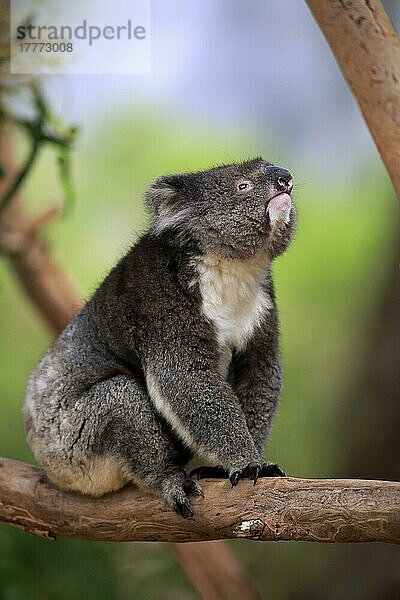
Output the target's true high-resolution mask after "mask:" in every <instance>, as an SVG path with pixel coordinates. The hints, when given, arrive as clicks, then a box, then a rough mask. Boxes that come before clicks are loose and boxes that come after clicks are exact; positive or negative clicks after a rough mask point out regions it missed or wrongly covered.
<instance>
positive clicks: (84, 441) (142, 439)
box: [47, 375, 202, 517]
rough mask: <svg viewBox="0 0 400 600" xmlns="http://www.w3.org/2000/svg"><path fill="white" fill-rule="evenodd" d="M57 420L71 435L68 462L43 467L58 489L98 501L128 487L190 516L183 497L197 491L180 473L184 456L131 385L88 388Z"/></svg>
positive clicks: (117, 381) (119, 381)
mask: <svg viewBox="0 0 400 600" xmlns="http://www.w3.org/2000/svg"><path fill="white" fill-rule="evenodd" d="M62 418H63V422H64V423H65V420H66V419H67V420H68V429H69V430H70V431H71V430H72V431H73V432H75V433H74V439H73V444H72V445H71V444H70V443H69V444H66V445H68V447H69V448H70V456H69V460H68V463H67V464H65V463H64V464H63V465H60V466H59V467H57V468H54V465H52V464H50V465H48V466H47V470H48V475H49V478H50V479H51V480H52V481H54V482H55V483H56V484H58V485H59V486H60V487H62V488H67V489H73V490H75V491H78V492H81V493H85V494H90V495H93V496H101V495H103V494H105V493H107V492H110V491H113V490H116V489H119V488H120V487H123V486H124V485H125V484H126V483H128V482H129V481H133V482H135V483H139V484H143V485H144V486H145V487H147V488H150V490H151V491H153V492H154V493H156V494H157V495H158V496H161V497H162V498H164V500H166V502H167V503H168V504H169V505H170V506H171V507H172V508H173V509H174V510H175V511H176V512H178V513H180V514H182V515H183V516H185V517H187V516H190V515H191V514H192V511H191V507H190V502H189V499H188V494H198V495H201V494H202V491H201V488H200V487H199V486H198V485H197V484H196V483H195V482H194V481H193V480H192V479H191V478H190V477H189V475H188V474H187V473H186V471H185V470H184V469H183V465H184V464H185V463H186V462H187V461H188V459H189V458H190V454H189V452H188V451H186V449H184V448H183V446H182V445H181V443H180V442H179V441H178V440H177V439H176V438H175V436H174V434H173V433H172V432H171V430H170V428H169V426H168V425H167V424H166V423H165V422H164V421H163V419H162V418H161V417H159V415H158V414H157V413H156V412H155V409H154V407H153V404H152V403H151V401H150V398H149V397H148V394H147V391H146V390H145V389H144V388H143V387H142V386H141V385H140V384H139V383H138V382H137V381H136V380H135V379H133V378H132V379H131V378H128V377H125V376H122V375H119V376H116V377H113V378H110V379H108V380H105V381H102V382H100V383H98V384H96V385H94V386H93V387H92V388H91V389H90V390H89V391H87V392H85V394H84V396H82V397H81V398H79V399H77V401H76V402H74V403H73V405H72V406H70V407H69V408H68V411H66V412H65V413H64V414H63V416H62Z"/></svg>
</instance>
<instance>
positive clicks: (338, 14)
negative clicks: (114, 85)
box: [306, 0, 400, 198]
mask: <svg viewBox="0 0 400 600" xmlns="http://www.w3.org/2000/svg"><path fill="white" fill-rule="evenodd" d="M306 1H307V4H308V6H309V8H310V10H311V12H312V13H313V15H314V17H315V19H316V21H317V23H318V25H319V26H320V28H321V30H322V33H323V34H324V35H325V37H326V39H327V41H328V43H329V45H330V47H331V49H332V52H333V54H334V56H335V58H336V60H337V62H338V64H339V67H340V68H341V70H342V73H343V75H344V77H345V78H346V79H347V81H348V83H349V85H350V88H351V89H352V91H353V94H354V97H355V99H356V100H357V102H358V104H359V106H360V109H361V112H362V114H363V116H364V119H365V121H366V123H367V125H368V127H369V130H370V132H371V135H372V137H373V138H374V141H375V143H376V145H377V148H378V150H379V152H380V155H381V157H382V160H383V162H384V163H385V166H386V169H387V171H388V173H389V176H390V178H391V180H392V182H393V186H394V188H395V190H396V192H397V195H398V197H399V198H400V42H399V38H398V37H397V35H396V32H395V30H394V29H393V25H392V23H391V21H390V19H389V17H388V16H387V14H386V12H385V9H384V8H383V6H382V4H381V2H380V1H379V0H358V1H357V2H348V1H347V0H323V2H321V0H306Z"/></svg>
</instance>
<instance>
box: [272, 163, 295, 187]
mask: <svg viewBox="0 0 400 600" xmlns="http://www.w3.org/2000/svg"><path fill="white" fill-rule="evenodd" d="M267 175H268V179H270V181H271V183H272V184H273V185H274V186H275V187H276V189H277V190H279V191H282V192H289V193H290V192H291V191H292V189H293V177H292V174H291V173H289V171H287V170H286V169H282V168H281V167H268V168H267Z"/></svg>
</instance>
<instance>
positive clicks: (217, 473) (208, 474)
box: [190, 465, 228, 479]
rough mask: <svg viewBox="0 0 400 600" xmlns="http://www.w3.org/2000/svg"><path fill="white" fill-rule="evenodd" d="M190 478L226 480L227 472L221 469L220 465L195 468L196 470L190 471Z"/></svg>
mask: <svg viewBox="0 0 400 600" xmlns="http://www.w3.org/2000/svg"><path fill="white" fill-rule="evenodd" d="M190 477H197V479H207V478H210V479H227V478H228V470H227V469H224V467H221V465H217V466H215V467H209V466H204V467H196V469H192V470H191V471H190Z"/></svg>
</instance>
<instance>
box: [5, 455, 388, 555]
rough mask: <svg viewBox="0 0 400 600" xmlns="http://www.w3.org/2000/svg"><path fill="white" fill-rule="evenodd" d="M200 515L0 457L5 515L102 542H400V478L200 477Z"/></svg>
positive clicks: (196, 502) (21, 523)
mask: <svg viewBox="0 0 400 600" xmlns="http://www.w3.org/2000/svg"><path fill="white" fill-rule="evenodd" d="M202 486H203V489H204V493H205V499H204V500H203V499H201V498H197V499H196V498H194V499H193V508H194V513H195V518H194V519H190V520H189V519H186V520H185V519H183V518H182V517H180V516H178V515H175V514H174V513H173V512H172V511H171V509H169V508H168V507H167V506H166V504H165V503H164V502H162V501H161V500H158V499H157V498H154V497H152V496H149V495H145V494H144V493H143V492H141V491H138V489H137V488H135V487H133V486H130V487H127V488H125V489H123V490H121V491H119V492H116V493H115V494H110V495H108V496H105V497H102V498H99V499H96V500H94V499H92V498H88V497H85V496H81V495H79V494H73V493H66V492H62V491H61V490H59V489H57V488H55V487H53V486H52V485H51V484H50V483H49V482H48V481H47V478H46V475H45V472H44V471H43V470H42V469H40V468H38V467H33V466H31V465H27V464H25V463H22V462H18V461H15V460H10V459H0V521H1V522H3V523H8V524H9V525H13V526H15V527H19V528H22V529H24V530H26V531H30V532H32V533H35V534H36V535H40V536H42V537H46V538H49V539H53V538H54V537H56V536H58V535H62V536H68V537H79V538H84V539H88V540H102V541H125V542H127V541H133V540H137V541H168V542H187V541H201V540H218V539H223V538H229V539H238V538H242V539H249V540H264V541H278V540H304V541H310V542H374V541H375V542H391V543H395V544H398V543H400V483H399V482H395V481H365V480H350V479H293V478H279V477H278V478H272V479H270V478H262V479H259V481H258V482H257V485H256V486H254V485H253V483H252V482H250V481H246V480H245V481H241V482H239V485H238V486H237V487H236V488H233V489H231V486H230V483H229V481H227V480H214V481H211V480H208V481H207V480H206V481H204V482H202Z"/></svg>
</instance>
